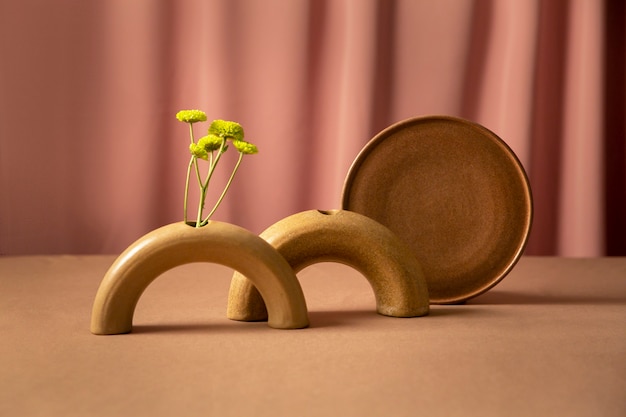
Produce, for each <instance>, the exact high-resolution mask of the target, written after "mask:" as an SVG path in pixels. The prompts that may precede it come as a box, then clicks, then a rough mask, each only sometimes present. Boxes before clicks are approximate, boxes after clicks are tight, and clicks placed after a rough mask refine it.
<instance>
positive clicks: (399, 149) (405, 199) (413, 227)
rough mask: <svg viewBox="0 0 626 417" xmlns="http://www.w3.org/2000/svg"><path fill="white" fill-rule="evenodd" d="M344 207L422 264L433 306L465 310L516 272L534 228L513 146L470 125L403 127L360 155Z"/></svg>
mask: <svg viewBox="0 0 626 417" xmlns="http://www.w3.org/2000/svg"><path fill="white" fill-rule="evenodd" d="M342 208H343V209H344V210H351V211H355V212H357V213H361V214H364V215H366V216H368V217H370V218H372V219H374V220H377V221H378V222H380V223H382V224H383V225H385V226H387V227H388V228H389V229H391V230H392V231H393V232H394V233H396V234H397V235H398V236H399V237H400V238H401V239H403V240H404V241H405V242H406V243H408V245H409V246H410V247H411V248H412V250H413V251H414V253H415V255H416V256H417V258H418V260H419V261H420V263H421V264H422V267H423V269H424V273H425V276H426V281H427V283H428V288H429V294H430V302H431V303H434V304H453V303H460V302H463V301H465V300H467V299H469V298H472V297H475V296H477V295H479V294H481V293H483V292H485V291H487V290H488V289H490V288H491V287H493V286H494V285H496V284H497V283H498V282H499V281H500V280H501V279H502V278H504V276H506V274H507V273H508V272H509V271H510V270H511V268H513V266H514V265H515V263H516V262H517V260H518V259H519V257H520V256H521V254H522V252H523V249H524V247H525V245H526V241H527V238H528V234H529V231H530V226H531V223H532V196H531V191H530V186H529V183H528V179H527V176H526V173H525V172H524V168H523V167H522V165H521V163H520V161H519V160H518V159H517V157H516V156H515V154H514V153H513V151H512V150H511V149H510V148H509V147H508V146H507V144H506V143H505V142H504V141H503V140H502V139H500V138H499V137H498V136H496V135H495V134H494V133H493V132H491V131H489V130H488V129H486V128H485V127H483V126H480V125H478V124H475V123H472V122H469V121H467V120H463V119H458V118H453V117H448V116H430V117H422V118H414V119H409V120H405V121H403V122H400V123H397V124H395V125H393V126H390V127H389V128H387V129H385V130H384V131H382V132H380V133H379V134H378V135H376V136H375V137H374V138H373V139H372V140H371V141H370V142H369V143H368V144H367V145H366V146H365V147H364V148H363V150H362V151H361V152H360V153H359V155H358V156H357V158H356V159H355V161H354V163H353V164H352V167H351V168H350V170H349V172H348V176H347V178H346V181H345V184H344V189H343V195H342Z"/></svg>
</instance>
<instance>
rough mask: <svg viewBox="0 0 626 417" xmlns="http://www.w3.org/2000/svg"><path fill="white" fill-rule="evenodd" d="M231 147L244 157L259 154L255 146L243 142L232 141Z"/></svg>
mask: <svg viewBox="0 0 626 417" xmlns="http://www.w3.org/2000/svg"><path fill="white" fill-rule="evenodd" d="M233 145H234V146H235V148H237V150H238V151H239V152H240V153H242V154H245V155H252V154H255V153H257V152H259V150H258V148H257V147H256V146H255V145H253V144H251V143H249V142H246V141H243V140H234V141H233Z"/></svg>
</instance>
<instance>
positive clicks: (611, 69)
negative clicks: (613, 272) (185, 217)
mask: <svg viewBox="0 0 626 417" xmlns="http://www.w3.org/2000/svg"><path fill="white" fill-rule="evenodd" d="M625 13H626V11H625V8H624V5H623V4H621V3H620V2H613V1H610V0H605V1H593V0H528V1H516V0H440V1H436V2H434V1H429V0H265V1H263V2H260V1H256V0H208V1H204V0H176V1H175V0H166V1H160V2H154V1H149V0H134V1H127V0H107V1H103V0H102V1H93V2H82V1H79V0H57V1H55V2H49V1H47V0H21V1H19V2H17V1H14V0H0V56H1V57H2V64H0V199H1V201H0V254H29V253H118V252H119V251H121V250H122V249H124V248H125V247H126V246H128V244H130V243H131V242H132V241H133V240H135V239H136V238H138V237H139V236H141V235H142V234H144V233H146V232H147V231H149V230H151V229H153V228H156V227H158V226H160V225H163V224H166V223H170V222H175V221H179V220H181V219H182V199H183V198H182V197H183V188H184V180H185V173H186V167H187V164H188V162H189V151H188V144H189V138H188V131H187V126H185V125H183V124H181V123H179V122H178V121H177V120H176V119H175V118H174V115H175V114H176V112H177V111H178V110H180V109H183V108H200V109H203V110H205V111H206V112H207V114H208V116H209V118H210V119H218V118H219V119H228V120H236V121H239V122H240V123H241V124H242V125H243V126H244V128H245V131H246V138H247V139H248V140H249V141H251V142H252V143H254V144H256V145H257V146H258V147H259V154H258V155H253V156H249V157H246V158H244V161H243V165H242V168H241V170H240V173H239V174H238V176H237V177H236V179H235V182H234V184H233V187H232V189H231V191H230V193H229V195H228V196H227V199H226V201H225V203H224V204H223V206H222V207H221V208H220V209H219V210H218V212H217V213H216V217H215V219H217V220H222V221H229V222H233V223H236V224H239V225H241V226H243V227H246V228H248V229H250V230H251V231H253V232H255V233H260V232H261V231H262V230H264V229H265V228H266V227H268V226H269V225H271V224H272V223H274V222H276V221H278V220H280V219H281V218H283V217H285V216H288V215H290V214H293V213H296V212H298V211H302V210H308V209H316V208H317V209H331V208H338V207H339V205H340V195H341V191H342V186H343V181H344V179H345V176H346V174H347V171H348V169H349V167H350V165H351V163H352V161H353V160H354V158H355V157H356V156H357V154H358V152H359V151H360V150H361V149H362V147H363V146H364V145H365V144H366V143H367V142H368V141H369V140H370V139H371V138H372V137H373V136H374V135H375V134H376V133H377V132H379V131H380V130H382V129H384V128H385V127H387V126H389V125H391V124H393V123H395V122H398V121H401V120H403V119H406V118H409V117H416V116H424V115H432V114H448V115H452V116H459V117H464V118H467V119H470V120H473V121H475V122H478V123H480V124H482V125H484V126H485V127H487V128H489V129H490V130H492V131H494V132H495V133H496V134H498V135H499V136H500V137H502V138H503V139H504V140H505V141H506V142H507V143H508V144H509V146H510V147H511V148H512V149H513V150H514V151H515V153H516V154H517V156H518V157H519V159H520V161H521V162H522V164H523V165H524V167H525V169H526V171H527V173H528V176H529V179H530V183H531V186H532V190H533V196H534V206H535V217H534V226H533V230H532V232H531V236H530V240H529V244H528V247H527V250H526V253H527V254H531V255H561V256H601V255H626V238H625V237H624V236H626V221H625V220H624V218H625V213H626V168H625V166H626V145H625V143H626V142H625V141H626V139H625V132H626V129H625V128H624V126H625V121H624V120H626V117H625V116H626V114H625V108H626V106H625V104H624V103H625V102H626V100H625V96H626V88H625V85H626V83H625V80H624V78H625V75H626V71H625V70H624V68H626V65H625V58H624V57H625V56H626V49H625V47H624V44H625V41H626V36H625V30H624V22H625V21H626V19H625ZM206 127H207V126H204V125H202V126H200V125H198V126H196V127H195V130H194V134H195V135H196V136H197V137H199V136H202V135H204V134H205V131H206ZM233 163H234V161H233V160H232V158H231V159H228V158H227V159H226V160H225V161H224V164H225V169H224V170H223V171H219V172H218V173H217V174H216V177H215V181H216V188H217V189H219V186H220V185H221V184H223V183H224V182H225V181H226V179H227V177H228V175H229V174H230V172H229V171H228V169H227V168H226V167H228V165H229V164H230V165H231V166H232V164H233ZM219 191H221V190H214V191H211V197H212V198H214V197H215V196H216V194H218V193H219ZM191 197H192V201H193V203H192V204H191V207H194V209H195V204H196V199H197V191H196V190H195V189H194V190H193V192H192V196H191ZM209 205H211V203H209ZM192 217H193V215H192Z"/></svg>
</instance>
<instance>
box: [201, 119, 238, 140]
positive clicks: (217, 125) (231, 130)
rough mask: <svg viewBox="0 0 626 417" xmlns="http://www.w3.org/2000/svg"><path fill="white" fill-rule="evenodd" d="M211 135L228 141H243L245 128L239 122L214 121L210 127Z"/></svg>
mask: <svg viewBox="0 0 626 417" xmlns="http://www.w3.org/2000/svg"><path fill="white" fill-rule="evenodd" d="M209 134H213V135H216V136H220V137H222V138H227V139H233V140H243V127H242V126H241V125H240V124H239V123H237V122H229V121H226V120H213V122H212V123H211V126H210V127H209Z"/></svg>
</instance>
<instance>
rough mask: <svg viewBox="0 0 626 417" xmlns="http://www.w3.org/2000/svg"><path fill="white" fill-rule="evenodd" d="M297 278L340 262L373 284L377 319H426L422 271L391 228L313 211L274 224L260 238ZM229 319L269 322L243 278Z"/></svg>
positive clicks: (237, 281) (233, 290)
mask: <svg viewBox="0 0 626 417" xmlns="http://www.w3.org/2000/svg"><path fill="white" fill-rule="evenodd" d="M260 236H261V237H262V238H263V239H265V240H266V241H267V242H269V243H270V244H271V245H272V246H273V247H274V248H276V250H277V251H278V252H279V253H280V254H281V255H283V257H284V258H285V259H286V260H287V262H289V265H291V267H292V268H293V270H294V272H295V273H298V272H299V271H301V270H302V269H304V268H305V267H307V266H309V265H312V264H314V263H317V262H339V263H343V264H346V265H348V266H351V267H353V268H355V269H356V270H358V271H359V272H361V273H362V274H363V275H364V276H365V278H367V280H368V281H369V283H370V285H371V286H372V289H373V291H374V295H375V298H376V310H377V312H378V313H380V314H383V315H386V316H393V317H418V316H423V315H426V314H428V312H429V299H428V288H427V286H426V280H425V278H424V275H423V273H422V269H421V266H420V264H419V262H418V260H417V259H416V258H415V255H414V254H413V253H412V252H411V251H410V249H409V248H408V247H407V245H406V244H405V243H404V242H402V241H400V239H399V238H398V237H396V235H395V234H393V233H392V232H391V231H390V230H389V229H388V228H387V227H385V226H383V225H382V224H380V223H378V222H376V221H375V220H372V219H370V218H368V217H366V216H363V215H361V214H358V213H354V212H350V211H345V210H329V211H320V210H310V211H304V212H301V213H297V214H294V215H292V216H289V217H286V218H285V219H283V220H280V221H279V222H277V223H275V224H274V225H272V226H270V227H269V228H268V229H266V230H265V231H264V232H263V233H262V234H261V235H260ZM227 316H228V318H230V319H233V320H241V321H258V320H265V319H267V310H266V306H265V304H264V302H263V298H262V297H261V295H260V294H259V292H258V291H257V290H256V288H255V285H254V283H253V282H252V281H251V280H248V279H247V278H246V275H245V273H243V274H242V273H239V272H235V274H234V275H233V279H232V281H231V287H230V292H229V298H228V311H227Z"/></svg>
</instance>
